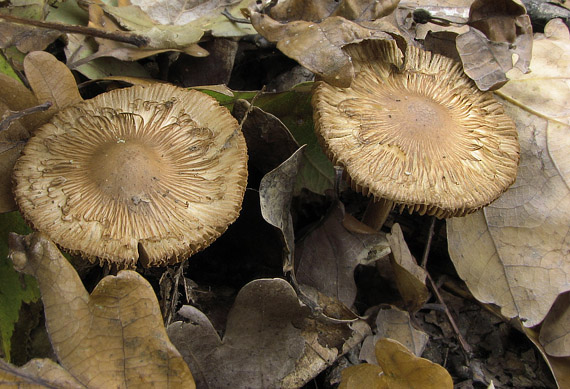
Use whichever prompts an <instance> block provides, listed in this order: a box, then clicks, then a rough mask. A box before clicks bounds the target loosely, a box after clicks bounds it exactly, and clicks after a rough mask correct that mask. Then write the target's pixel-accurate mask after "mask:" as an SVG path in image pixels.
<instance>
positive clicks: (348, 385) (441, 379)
mask: <svg viewBox="0 0 570 389" xmlns="http://www.w3.org/2000/svg"><path fill="white" fill-rule="evenodd" d="M376 359H377V360H378V364H379V365H380V366H378V365H372V364H369V363H365V364H362V365H356V366H351V367H348V368H346V369H344V370H343V371H342V381H341V383H340V386H339V389H370V388H374V389H399V388H402V389H404V388H408V389H413V388H418V389H420V388H421V389H431V388H433V389H444V388H453V380H452V379H451V376H450V375H449V373H448V372H447V370H445V369H444V368H443V367H441V366H440V365H438V364H435V363H433V362H431V361H429V360H427V359H424V358H419V357H416V356H415V355H414V354H412V353H411V352H410V351H409V350H408V349H407V348H406V347H404V346H403V345H402V344H401V343H399V342H397V341H395V340H392V339H387V338H383V339H380V340H379V341H378V342H376Z"/></svg>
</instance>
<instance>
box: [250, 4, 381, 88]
mask: <svg viewBox="0 0 570 389" xmlns="http://www.w3.org/2000/svg"><path fill="white" fill-rule="evenodd" d="M250 20H251V23H252V24H253V27H255V29H256V30H257V32H259V33H260V34H261V35H263V36H264V37H265V38H266V39H267V40H269V41H271V42H277V48H278V49H279V50H281V52H283V54H285V55H287V56H288V57H290V58H293V59H294V60H296V61H297V62H299V63H300V64H301V65H303V66H304V67H306V68H307V69H309V70H310V71H312V72H313V73H315V74H317V75H319V76H321V77H322V78H323V80H324V81H326V82H328V83H329V84H332V85H336V86H340V87H348V86H349V85H350V82H351V81H352V79H353V78H354V69H353V67H352V63H351V60H350V56H349V55H348V54H347V53H345V52H344V51H343V50H342V47H343V46H345V45H347V44H349V43H358V42H361V41H363V40H365V39H392V38H391V37H390V35H388V34H386V33H385V32H383V31H382V30H380V29H379V28H378V29H376V28H373V27H372V26H371V27H363V26H361V25H359V24H357V23H355V22H352V21H349V20H347V19H345V18H343V17H340V16H331V17H329V18H326V19H325V20H323V21H322V22H320V23H316V22H307V21H302V20H296V21H292V22H289V23H285V24H283V23H280V22H278V21H276V20H274V19H272V18H271V17H270V16H269V15H265V14H262V13H259V12H255V11H252V12H251V14H250Z"/></svg>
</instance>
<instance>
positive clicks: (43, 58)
mask: <svg viewBox="0 0 570 389" xmlns="http://www.w3.org/2000/svg"><path fill="white" fill-rule="evenodd" d="M24 71H25V72H26V77H27V78H28V82H29V83H30V86H31V87H32V90H33V91H34V94H35V96H36V98H37V100H38V101H39V102H40V103H44V102H46V101H50V102H51V103H52V107H51V108H50V109H49V112H51V114H52V115H53V114H54V113H55V112H57V111H58V110H60V109H62V108H65V107H68V106H70V105H73V104H76V103H79V102H81V101H83V99H82V98H81V95H80V94H79V90H78V89H77V84H76V83H75V78H74V77H73V74H71V71H70V70H69V69H68V68H67V66H65V65H64V64H63V63H62V62H60V61H58V60H57V58H55V57H54V56H53V55H51V54H49V53H47V52H45V51H34V52H32V53H30V54H28V55H26V58H25V59H24Z"/></svg>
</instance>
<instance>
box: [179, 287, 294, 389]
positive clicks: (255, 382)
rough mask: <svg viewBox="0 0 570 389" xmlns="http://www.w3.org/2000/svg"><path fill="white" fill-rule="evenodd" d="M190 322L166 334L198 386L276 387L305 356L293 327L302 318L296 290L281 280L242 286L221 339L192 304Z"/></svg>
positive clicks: (186, 309) (184, 310) (188, 312)
mask: <svg viewBox="0 0 570 389" xmlns="http://www.w3.org/2000/svg"><path fill="white" fill-rule="evenodd" d="M179 314H181V315H182V316H183V317H184V318H185V320H187V321H188V322H186V323H184V322H175V323H172V324H171V325H169V326H168V334H169V336H170V338H171V339H172V341H173V342H174V344H176V346H177V348H178V349H179V350H180V352H181V353H182V355H183V356H184V359H185V360H186V361H187V362H188V364H189V365H190V367H191V369H192V371H194V372H195V376H196V381H197V385H198V387H211V388H230V387H235V388H243V387H252V388H257V387H259V388H261V387H279V386H280V385H279V383H280V382H281V380H282V379H283V378H284V377H286V376H287V375H288V374H289V373H290V372H291V371H292V370H293V369H294V368H295V362H296V361H297V359H299V358H300V357H301V355H302V354H303V349H304V345H305V341H304V339H303V337H302V336H301V330H300V329H299V328H298V326H297V325H294V324H295V323H297V322H298V321H300V320H301V319H302V317H303V316H304V314H303V310H302V308H301V306H300V304H299V301H298V299H297V296H296V294H295V291H294V290H293V288H292V287H291V285H289V284H288V283H287V282H286V281H284V280H281V279H259V280H255V281H252V282H250V283H249V284H247V285H246V286H244V287H243V288H242V289H241V291H240V292H239V294H238V296H237V297H236V301H235V303H234V306H233V308H232V310H231V311H230V313H229V315H228V320H227V325H226V332H225V334H224V338H223V341H222V340H221V339H220V338H219V336H218V334H217V332H216V330H215V329H214V327H213V326H212V324H211V323H210V321H209V320H208V318H207V317H206V316H205V315H204V314H203V313H202V312H200V311H199V310H197V309H196V308H194V307H191V306H184V307H183V308H182V309H181V310H180V311H179Z"/></svg>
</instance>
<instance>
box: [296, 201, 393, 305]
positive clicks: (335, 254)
mask: <svg viewBox="0 0 570 389" xmlns="http://www.w3.org/2000/svg"><path fill="white" fill-rule="evenodd" d="M344 218H345V213H344V206H343V205H342V203H341V202H340V201H337V202H336V203H334V204H333V205H332V207H331V209H330V210H329V212H328V214H327V216H326V217H325V219H324V220H323V221H322V223H321V224H320V225H319V226H318V227H316V228H315V229H313V231H312V232H311V233H310V234H309V235H308V236H306V237H305V238H304V239H303V240H302V241H301V242H300V243H298V244H297V246H296V250H295V264H296V269H295V276H296V279H297V281H298V282H299V283H300V284H304V285H308V286H311V287H313V288H315V289H316V290H318V291H319V292H321V293H323V294H325V295H327V296H329V297H334V298H336V299H338V300H339V301H340V302H342V303H343V304H345V305H346V306H347V307H351V306H352V304H353V303H354V300H355V298H356V292H357V290H356V283H355V281H354V269H355V268H356V266H358V265H359V264H360V263H363V262H373V261H375V260H376V259H378V258H381V257H383V256H385V255H387V254H388V253H389V247H388V242H387V241H386V237H385V235H384V234H383V233H375V234H358V233H352V232H350V231H348V230H347V229H346V228H345V227H344V226H343V220H344Z"/></svg>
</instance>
